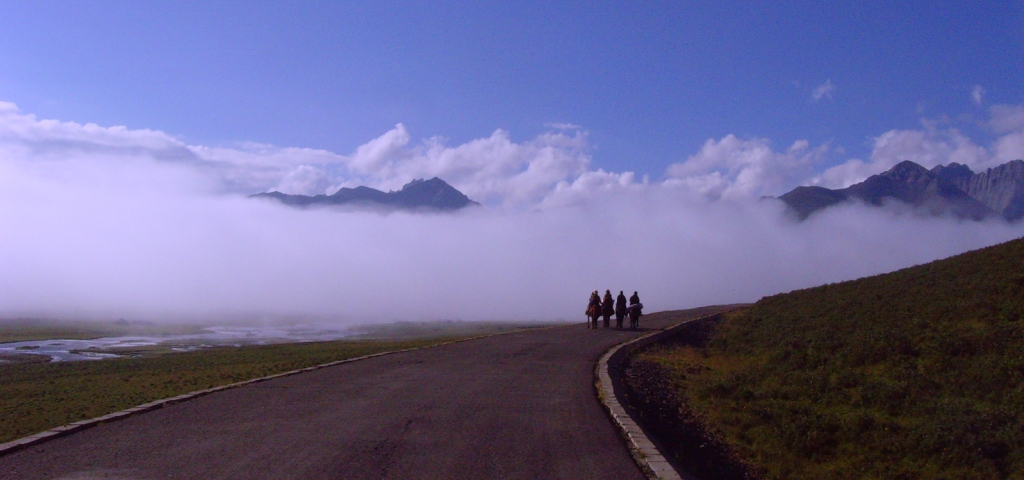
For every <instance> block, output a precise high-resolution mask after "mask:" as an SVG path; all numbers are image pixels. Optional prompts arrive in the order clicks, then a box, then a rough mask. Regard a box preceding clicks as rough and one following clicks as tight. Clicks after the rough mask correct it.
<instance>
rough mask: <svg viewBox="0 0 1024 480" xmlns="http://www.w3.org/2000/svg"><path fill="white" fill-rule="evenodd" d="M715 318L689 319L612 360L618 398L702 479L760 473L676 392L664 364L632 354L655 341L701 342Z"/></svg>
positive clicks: (744, 479) (679, 464) (677, 462)
mask: <svg viewBox="0 0 1024 480" xmlns="http://www.w3.org/2000/svg"><path fill="white" fill-rule="evenodd" d="M720 321H721V316H720V315H716V316H714V317H709V318H707V319H704V320H699V321H694V322H690V323H688V324H686V325H685V326H683V327H681V328H680V329H679V330H677V333H675V334H674V335H672V336H670V337H668V338H666V339H663V340H661V341H659V342H657V343H655V344H653V345H650V346H648V347H645V348H641V349H638V350H636V351H633V352H631V353H630V354H629V355H625V356H624V357H623V359H622V361H621V362H620V363H619V364H618V365H617V370H618V378H619V380H620V385H619V387H621V390H620V392H621V393H620V397H621V398H620V400H621V401H623V405H624V406H625V408H626V409H627V410H628V411H629V412H630V414H631V415H632V416H633V417H634V418H635V419H636V420H637V422H638V423H639V424H640V425H641V426H642V428H643V429H644V432H646V433H647V435H648V436H649V437H651V438H652V441H653V442H654V443H655V444H657V446H658V448H659V449H661V450H662V452H663V453H664V454H666V455H667V456H668V457H669V461H670V462H672V463H673V464H674V466H675V467H676V468H677V469H680V470H682V471H684V472H686V473H688V474H690V475H692V476H695V477H697V478H701V479H712V478H713V479H739V480H754V479H759V478H761V477H760V476H758V475H757V474H756V472H755V471H754V470H753V469H751V468H749V467H748V466H747V465H745V464H744V463H743V462H741V461H740V460H739V459H738V458H737V457H736V455H735V454H734V453H733V452H732V450H731V449H730V448H729V446H728V445H727V444H725V443H724V442H723V441H721V440H720V439H718V438H717V437H716V436H715V435H714V434H713V433H712V431H711V430H710V429H709V428H708V427H707V425H705V423H704V422H703V421H702V419H701V418H700V417H699V416H697V415H696V414H695V413H694V412H693V411H692V410H691V409H690V408H689V407H688V406H687V405H686V402H685V399H684V398H680V395H679V392H678V390H677V389H676V388H675V387H674V386H673V385H672V379H671V374H670V373H669V371H668V370H666V369H665V368H664V367H662V366H660V365H658V364H656V363H654V362H650V361H644V360H641V359H638V358H637V355H638V354H639V353H641V352H642V351H644V350H645V349H646V348H652V347H654V346H656V345H657V346H670V345H691V346H697V347H699V346H703V345H704V344H705V343H706V342H707V341H708V339H709V338H710V337H711V335H712V334H713V333H714V331H715V328H716V327H717V325H718V322H720Z"/></svg>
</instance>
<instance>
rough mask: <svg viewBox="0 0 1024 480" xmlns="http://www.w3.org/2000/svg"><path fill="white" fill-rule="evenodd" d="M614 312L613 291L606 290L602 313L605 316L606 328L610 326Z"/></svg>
mask: <svg viewBox="0 0 1024 480" xmlns="http://www.w3.org/2000/svg"><path fill="white" fill-rule="evenodd" d="M612 313H615V303H614V301H612V291H611V290H605V291H604V301H603V302H601V315H602V316H604V328H608V327H610V326H611V325H610V322H611V319H612Z"/></svg>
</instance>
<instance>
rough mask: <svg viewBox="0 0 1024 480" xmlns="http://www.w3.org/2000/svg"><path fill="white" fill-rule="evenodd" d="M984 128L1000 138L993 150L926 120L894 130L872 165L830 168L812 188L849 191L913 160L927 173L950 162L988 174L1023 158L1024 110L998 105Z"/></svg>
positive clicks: (853, 162) (876, 147)
mask: <svg viewBox="0 0 1024 480" xmlns="http://www.w3.org/2000/svg"><path fill="white" fill-rule="evenodd" d="M989 116H990V118H989V120H988V121H987V122H985V123H984V124H985V125H986V126H988V127H989V128H990V129H991V130H992V131H993V132H994V133H996V134H998V136H997V137H996V139H995V141H993V142H992V144H991V146H988V147H986V146H983V145H978V144H977V143H975V142H974V141H973V140H971V139H970V138H969V137H967V136H966V135H965V134H964V133H963V132H961V131H960V130H959V129H956V128H953V127H950V126H948V125H945V124H942V123H939V122H936V121H932V120H927V119H923V120H922V121H921V125H922V128H920V129H916V130H889V131H888V132H885V133H883V134H881V135H879V136H877V137H875V138H874V140H873V145H872V151H871V157H870V158H869V159H868V161H864V160H861V159H850V160H847V161H846V162H844V163H842V164H839V165H836V166H834V167H831V168H828V169H826V170H825V171H823V172H821V173H820V174H819V175H817V176H815V177H814V178H812V179H810V181H809V182H810V183H811V184H814V185H821V186H825V187H829V188H841V187H847V186H849V185H851V184H853V183H857V182H860V181H862V180H864V179H865V178H867V177H869V176H871V175H875V174H878V173H882V172H884V171H886V170H888V169H890V168H892V167H893V166H895V165H896V164H897V163H899V162H901V161H904V160H910V161H912V162H915V163H918V164H920V165H922V166H924V167H926V168H933V167H935V166H936V165H947V164H949V163H951V162H956V163H960V164H963V165H967V166H968V167H970V168H971V169H972V170H974V171H975V172H979V171H984V170H985V169H988V168H992V167H995V166H998V165H1001V164H1003V163H1006V162H1009V161H1011V160H1017V159H1022V158H1024V105H993V106H991V107H989Z"/></svg>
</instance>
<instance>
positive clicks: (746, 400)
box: [638, 239, 1024, 479]
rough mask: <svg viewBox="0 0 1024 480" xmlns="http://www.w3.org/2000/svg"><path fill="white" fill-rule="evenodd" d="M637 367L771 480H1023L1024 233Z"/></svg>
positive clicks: (836, 287)
mask: <svg viewBox="0 0 1024 480" xmlns="http://www.w3.org/2000/svg"><path fill="white" fill-rule="evenodd" d="M638 360H643V361H650V362H654V363H656V364H658V365H659V366H660V367H662V368H663V370H662V371H668V372H669V373H668V375H669V377H670V379H671V384H672V385H674V387H673V388H674V389H675V392H673V393H674V394H675V395H678V396H679V397H680V398H682V399H683V400H684V401H685V402H686V404H687V405H688V406H689V407H690V408H692V409H693V410H694V411H695V412H697V413H698V414H699V415H701V416H703V418H704V419H705V421H706V422H707V423H708V424H709V426H710V427H711V429H712V430H714V431H716V432H718V434H719V435H720V436H721V437H722V438H723V439H724V440H725V441H726V442H727V443H728V444H730V445H731V446H732V447H733V448H734V449H735V450H736V451H737V452H738V453H739V454H740V456H741V457H743V458H744V459H746V460H747V461H748V462H750V463H752V464H754V465H756V466H757V467H758V469H760V470H762V471H763V473H765V475H766V476H767V477H769V478H905V479H914V478H1024V473H1022V472H1024V239H1022V240H1014V241H1011V242H1008V243H1004V244H1001V245H996V246H993V247H989V248H985V249H982V250H977V251H973V252H968V253H965V254H962V255H959V256H956V257H951V258H948V259H945V260H940V261H936V262H932V263H929V264H926V265H920V266H916V267H912V268H907V269H904V270H900V271H897V272H894V273H890V274H885V275H878V276H874V277H869V278H864V279H860V280H855V281H849V282H843V283H839V284H831V285H825V286H821V287H817V288H811V289H806V290H800V291H795V292H790V293H787V294H782V295H776V296H772V297H766V298H764V299H762V300H761V301H759V302H757V303H756V304H755V305H754V306H753V307H751V308H750V309H749V310H745V311H743V312H739V313H736V314H732V315H730V316H728V317H727V318H726V319H725V320H724V321H722V322H721V323H720V324H719V327H718V329H717V331H716V332H715V333H714V334H713V336H712V337H711V340H710V341H709V343H708V344H707V345H706V346H704V347H700V348H695V347H690V346H687V347H679V346H674V347H673V346H665V347H662V348H660V349H654V350H651V351H648V352H647V353H644V354H642V355H641V356H640V357H639V358H638Z"/></svg>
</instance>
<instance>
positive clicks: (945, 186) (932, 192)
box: [779, 160, 1024, 221]
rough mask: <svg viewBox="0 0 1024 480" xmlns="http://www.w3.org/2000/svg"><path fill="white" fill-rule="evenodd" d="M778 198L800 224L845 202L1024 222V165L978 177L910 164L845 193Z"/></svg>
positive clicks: (808, 191) (804, 190) (798, 192)
mask: <svg viewBox="0 0 1024 480" xmlns="http://www.w3.org/2000/svg"><path fill="white" fill-rule="evenodd" d="M779 199H780V200H782V201H783V202H785V203H786V205H787V206H788V207H789V209H790V210H792V211H793V212H794V213H795V214H796V215H797V216H798V217H799V218H800V219H801V220H803V219H806V218H807V217H808V216H810V215H811V214H812V213H814V212H816V211H818V210H821V209H824V208H827V207H830V206H832V205H836V204H839V203H842V202H846V201H860V202H863V203H865V204H869V205H875V206H880V205H882V204H884V203H886V202H888V201H899V202H902V203H904V204H908V205H911V206H913V207H916V208H918V209H919V210H922V211H924V212H927V213H929V214H932V215H947V214H948V215H953V216H955V217H957V218H961V219H972V220H981V219H983V218H986V217H991V216H996V215H998V216H1001V217H1003V218H1004V219H1006V220H1008V221H1015V220H1019V219H1020V218H1021V217H1024V161H1022V160H1013V161H1011V162H1007V163H1005V164H1003V165H1000V166H998V167H995V168H990V169H988V170H986V171H985V172H982V173H974V172H973V171H972V170H971V169H970V168H969V167H968V166H966V165H961V164H959V163H950V164H949V165H939V166H937V167H935V168H933V169H931V170H928V169H926V168H924V167H922V166H921V165H918V164H916V163H914V162H911V161H909V160H905V161H902V162H900V163H899V164H897V165H896V166H895V167H893V168H892V169H890V170H889V171H887V172H883V173H880V174H878V175H872V176H870V177H868V179H867V180H864V181H863V182H861V183H856V184H853V185H850V186H849V187H846V188H841V189H836V190H832V189H828V188H824V187H797V188H795V189H793V190H792V191H790V192H788V193H786V194H785V195H782V196H781V197H779Z"/></svg>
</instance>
